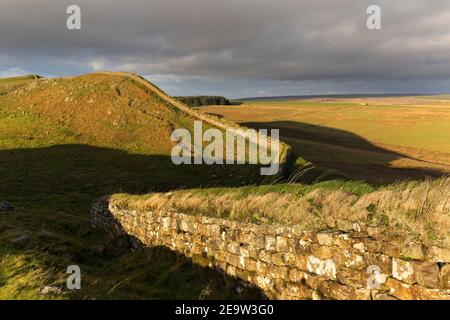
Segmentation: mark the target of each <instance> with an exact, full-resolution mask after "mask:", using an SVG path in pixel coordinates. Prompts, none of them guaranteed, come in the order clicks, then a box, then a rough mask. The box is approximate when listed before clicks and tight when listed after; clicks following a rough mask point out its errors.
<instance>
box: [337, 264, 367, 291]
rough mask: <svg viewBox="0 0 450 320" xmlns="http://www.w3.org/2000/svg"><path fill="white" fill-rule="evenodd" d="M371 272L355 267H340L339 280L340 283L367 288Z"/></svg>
mask: <svg viewBox="0 0 450 320" xmlns="http://www.w3.org/2000/svg"><path fill="white" fill-rule="evenodd" d="M369 276H370V274H368V273H367V272H362V271H360V270H356V269H353V268H347V267H339V269H338V271H337V280H339V282H340V283H342V284H345V285H348V286H351V287H354V288H361V287H365V288H367V283H368V280H369Z"/></svg>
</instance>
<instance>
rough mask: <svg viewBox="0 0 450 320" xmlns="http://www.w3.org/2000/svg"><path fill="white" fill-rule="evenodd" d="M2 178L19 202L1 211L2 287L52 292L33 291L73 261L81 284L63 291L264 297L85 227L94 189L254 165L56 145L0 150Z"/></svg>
mask: <svg viewBox="0 0 450 320" xmlns="http://www.w3.org/2000/svg"><path fill="white" fill-rule="evenodd" d="M251 177H254V179H255V180H252V178H251ZM0 178H1V183H0V202H2V201H8V202H9V203H10V204H11V205H13V206H14V207H15V210H14V211H13V212H0V261H3V262H4V263H2V264H1V265H0V287H2V286H4V287H5V288H7V289H8V290H9V292H14V293H19V292H26V295H25V293H23V294H24V296H25V297H27V298H30V295H29V293H28V290H30V292H32V293H33V296H32V297H33V298H48V296H45V295H41V294H40V293H39V291H40V290H41V289H42V287H43V286H46V285H50V286H58V287H62V288H65V279H67V277H68V275H67V274H66V268H67V267H68V266H69V265H73V264H75V265H79V266H80V268H81V270H82V275H83V277H82V289H81V290H77V291H76V292H73V291H64V292H65V293H64V294H65V296H67V297H75V298H85V299H94V298H95V299H119V298H120V299H143V298H145V299H148V298H151V299H158V298H166V299H175V298H177V299H198V298H199V297H201V296H204V297H205V298H215V299H221V298H233V299H234V298H236V299H238V298H242V297H245V298H258V297H260V296H259V293H255V292H253V291H251V292H250V293H249V291H245V292H246V293H245V295H244V296H242V293H238V292H237V291H236V284H235V282H233V279H228V278H227V277H224V276H223V275H222V274H220V273H218V272H215V271H214V270H210V269H206V268H202V267H199V266H196V265H195V264H194V263H192V262H191V261H190V260H189V259H185V258H182V257H180V256H179V255H177V254H175V253H173V252H170V251H165V250H161V249H154V248H152V249H145V250H139V252H134V253H132V252H130V250H129V248H126V247H125V248H122V247H121V246H116V245H110V244H109V243H108V241H107V238H106V237H105V235H104V234H102V233H101V232H99V231H97V230H94V229H93V228H92V227H91V225H90V218H91V215H90V212H89V210H90V208H91V206H92V204H93V201H94V200H95V199H97V198H99V197H102V196H104V195H107V194H112V193H131V194H141V193H148V192H154V191H169V190H175V189H181V188H194V187H213V186H240V185H243V184H249V183H257V181H258V179H260V176H259V168H256V166H245V165H244V166H219V165H216V166H206V165H203V166H202V165H191V166H186V165H183V166H175V165H173V164H172V161H171V159H170V157H167V156H154V155H140V154H130V153H127V152H124V151H119V150H114V149H108V148H98V147H93V146H88V145H58V146H52V147H45V148H27V149H11V150H1V151H0ZM108 247H110V249H108ZM19 265H20V267H18V266H19ZM38 270H39V271H38ZM30 275H33V276H30ZM22 277H27V278H26V279H28V280H27V281H26V283H25V284H24V281H18V279H21V278H22ZM30 277H31V278H30ZM224 283H227V285H224ZM228 284H229V285H228ZM24 296H18V297H16V298H21V297H24ZM10 298H14V297H10Z"/></svg>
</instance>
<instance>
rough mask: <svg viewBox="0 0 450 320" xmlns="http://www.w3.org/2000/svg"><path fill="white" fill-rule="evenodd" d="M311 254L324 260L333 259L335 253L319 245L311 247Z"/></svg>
mask: <svg viewBox="0 0 450 320" xmlns="http://www.w3.org/2000/svg"><path fill="white" fill-rule="evenodd" d="M311 253H312V254H313V255H314V256H316V257H318V258H320V259H322V260H327V259H331V258H332V257H333V252H332V251H331V248H330V247H327V246H321V245H317V244H313V245H312V246H311Z"/></svg>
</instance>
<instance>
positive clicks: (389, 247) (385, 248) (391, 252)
mask: <svg viewBox="0 0 450 320" xmlns="http://www.w3.org/2000/svg"><path fill="white" fill-rule="evenodd" d="M401 250H402V245H401V244H400V243H399V242H398V241H397V240H395V239H390V240H385V241H382V242H381V251H382V252H383V253H384V254H386V255H388V256H391V257H395V258H400V257H401Z"/></svg>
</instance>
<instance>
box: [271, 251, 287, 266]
mask: <svg viewBox="0 0 450 320" xmlns="http://www.w3.org/2000/svg"><path fill="white" fill-rule="evenodd" d="M272 263H273V264H274V265H276V266H279V267H285V266H286V263H285V261H284V254H283V253H279V252H277V253H274V254H272Z"/></svg>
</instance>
